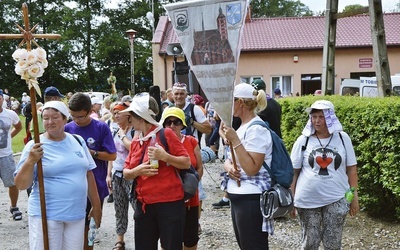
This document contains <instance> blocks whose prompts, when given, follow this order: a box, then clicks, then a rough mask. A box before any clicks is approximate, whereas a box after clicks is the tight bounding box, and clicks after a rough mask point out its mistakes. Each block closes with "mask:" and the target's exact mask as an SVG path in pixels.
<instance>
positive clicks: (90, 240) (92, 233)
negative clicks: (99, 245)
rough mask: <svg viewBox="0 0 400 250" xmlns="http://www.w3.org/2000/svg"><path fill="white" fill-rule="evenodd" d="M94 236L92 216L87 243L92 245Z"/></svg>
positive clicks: (94, 228)
mask: <svg viewBox="0 0 400 250" xmlns="http://www.w3.org/2000/svg"><path fill="white" fill-rule="evenodd" d="M95 238H96V222H95V221H94V219H93V217H92V218H91V219H90V223H89V232H88V245H89V246H93V244H94V239H95Z"/></svg>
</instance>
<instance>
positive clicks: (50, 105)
mask: <svg viewBox="0 0 400 250" xmlns="http://www.w3.org/2000/svg"><path fill="white" fill-rule="evenodd" d="M47 108H53V109H57V110H58V111H60V112H61V114H63V115H65V117H67V118H68V117H69V111H68V108H67V105H65V103H63V102H61V101H49V102H46V103H45V104H44V106H43V108H42V110H45V109H47ZM42 114H43V111H42Z"/></svg>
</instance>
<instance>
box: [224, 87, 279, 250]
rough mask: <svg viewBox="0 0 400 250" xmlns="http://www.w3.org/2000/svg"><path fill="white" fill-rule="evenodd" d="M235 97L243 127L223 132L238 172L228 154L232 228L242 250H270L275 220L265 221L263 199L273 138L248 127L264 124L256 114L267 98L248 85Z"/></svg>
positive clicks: (258, 127)
mask: <svg viewBox="0 0 400 250" xmlns="http://www.w3.org/2000/svg"><path fill="white" fill-rule="evenodd" d="M233 96H234V104H233V115H234V116H235V117H239V118H240V119H241V121H242V124H241V125H240V127H239V128H238V129H237V131H235V130H234V129H233V128H230V127H227V126H226V125H223V127H222V130H223V133H224V134H225V137H226V139H227V140H228V141H229V142H230V143H231V144H232V145H233V150H234V154H235V157H236V163H237V165H238V166H237V167H238V169H237V170H236V169H235V167H234V165H233V161H232V157H231V153H230V152H229V153H228V157H227V159H226V160H225V163H224V169H225V171H226V172H227V176H226V177H225V180H224V182H223V183H222V187H223V188H225V189H226V191H227V193H228V197H229V199H230V205H231V216H232V221H233V228H234V231H235V236H236V240H237V242H238V244H239V247H240V249H244V250H253V249H268V233H270V234H272V233H273V220H266V219H264V218H263V216H262V214H261V209H260V195H261V194H262V192H263V191H265V190H268V189H269V188H270V187H271V178H270V176H269V174H268V171H267V170H266V169H265V168H264V167H263V162H266V163H267V164H268V165H271V159H272V155H271V154H272V137H271V133H270V132H269V130H268V129H267V128H265V127H263V126H261V125H252V126H249V125H250V124H252V123H253V122H256V121H257V122H263V121H262V119H261V118H260V117H259V116H257V112H259V111H261V110H263V109H265V107H266V106H267V98H266V95H265V92H264V91H263V90H258V91H257V90H256V89H254V87H253V86H251V85H250V84H247V83H240V84H238V85H236V86H235V89H234V92H233ZM260 135H262V136H260ZM239 183H240V185H239Z"/></svg>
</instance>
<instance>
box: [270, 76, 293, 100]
mask: <svg viewBox="0 0 400 250" xmlns="http://www.w3.org/2000/svg"><path fill="white" fill-rule="evenodd" d="M271 83H272V84H271V93H274V91H275V89H280V90H281V92H282V96H290V95H291V94H292V76H272V77H271Z"/></svg>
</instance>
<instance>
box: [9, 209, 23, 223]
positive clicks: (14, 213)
mask: <svg viewBox="0 0 400 250" xmlns="http://www.w3.org/2000/svg"><path fill="white" fill-rule="evenodd" d="M10 212H11V214H12V216H13V219H14V220H22V213H21V212H20V211H19V208H18V207H10Z"/></svg>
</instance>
